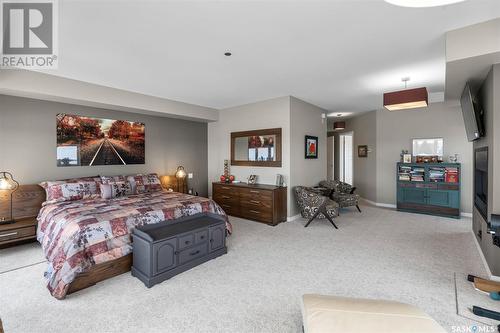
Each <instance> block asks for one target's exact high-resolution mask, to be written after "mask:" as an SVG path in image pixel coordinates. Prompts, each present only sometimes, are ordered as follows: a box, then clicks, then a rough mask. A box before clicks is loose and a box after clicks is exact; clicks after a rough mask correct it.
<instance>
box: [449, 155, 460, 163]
mask: <svg viewBox="0 0 500 333" xmlns="http://www.w3.org/2000/svg"><path fill="white" fill-rule="evenodd" d="M448 160H449V161H450V163H457V162H458V154H455V155H450V156H449V157H448Z"/></svg>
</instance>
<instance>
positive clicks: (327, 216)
mask: <svg viewBox="0 0 500 333" xmlns="http://www.w3.org/2000/svg"><path fill="white" fill-rule="evenodd" d="M325 217H326V218H327V219H328V221H330V223H331V224H332V225H333V226H334V227H335V229H338V228H337V225H336V224H335V223H334V222H333V220H332V218H331V217H330V215H328V214H326V213H325Z"/></svg>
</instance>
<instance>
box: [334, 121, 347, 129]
mask: <svg viewBox="0 0 500 333" xmlns="http://www.w3.org/2000/svg"><path fill="white" fill-rule="evenodd" d="M344 129H345V121H336V122H334V123H333V130H334V131H340V130H344Z"/></svg>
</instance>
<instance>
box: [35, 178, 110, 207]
mask: <svg viewBox="0 0 500 333" xmlns="http://www.w3.org/2000/svg"><path fill="white" fill-rule="evenodd" d="M99 184H100V179H99V181H97V180H93V179H92V178H88V180H86V179H83V178H80V179H69V180H60V181H49V182H43V183H41V184H40V186H42V187H43V188H44V189H45V193H46V194H47V198H46V203H55V202H60V201H75V200H82V199H91V198H98V197H99V196H100V188H99Z"/></svg>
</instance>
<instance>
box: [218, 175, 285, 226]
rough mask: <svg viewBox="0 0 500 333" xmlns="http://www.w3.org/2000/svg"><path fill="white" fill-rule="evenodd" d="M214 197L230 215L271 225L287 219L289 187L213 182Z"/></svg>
mask: <svg viewBox="0 0 500 333" xmlns="http://www.w3.org/2000/svg"><path fill="white" fill-rule="evenodd" d="M212 194H213V199H214V200H215V202H217V203H218V204H219V205H220V206H221V207H222V209H224V211H225V212H226V214H228V215H232V216H237V217H241V218H245V219H249V220H254V221H257V222H263V223H267V224H270V225H277V224H278V223H280V222H285V221H286V213H287V210H286V209H287V188H286V187H278V186H274V185H263V184H255V185H250V184H246V183H238V184H225V183H218V182H215V183H213V184H212Z"/></svg>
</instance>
